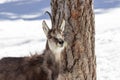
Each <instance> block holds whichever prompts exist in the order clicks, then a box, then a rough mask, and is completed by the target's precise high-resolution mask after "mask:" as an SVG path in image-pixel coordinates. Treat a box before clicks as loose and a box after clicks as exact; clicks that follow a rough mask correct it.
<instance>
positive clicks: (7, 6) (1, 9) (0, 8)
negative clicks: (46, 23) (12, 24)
mask: <svg viewBox="0 0 120 80" xmlns="http://www.w3.org/2000/svg"><path fill="white" fill-rule="evenodd" d="M45 11H50V0H29V1H28V0H17V1H12V2H6V3H3V4H0V20H17V19H23V20H37V19H43V18H44V19H45V18H49V16H48V15H44V12H45Z"/></svg>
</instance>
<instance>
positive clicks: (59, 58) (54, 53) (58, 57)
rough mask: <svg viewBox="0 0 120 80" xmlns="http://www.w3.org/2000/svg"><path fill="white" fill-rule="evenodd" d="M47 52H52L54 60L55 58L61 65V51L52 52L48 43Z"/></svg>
mask: <svg viewBox="0 0 120 80" xmlns="http://www.w3.org/2000/svg"><path fill="white" fill-rule="evenodd" d="M46 50H47V51H50V52H51V53H52V54H53V55H54V58H55V61H56V62H57V63H60V60H61V51H58V50H57V49H56V50H54V51H52V50H51V49H50V48H49V45H48V41H47V43H46Z"/></svg>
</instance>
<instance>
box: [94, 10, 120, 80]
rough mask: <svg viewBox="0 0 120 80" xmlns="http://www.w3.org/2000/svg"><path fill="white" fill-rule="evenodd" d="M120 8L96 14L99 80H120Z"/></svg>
mask: <svg viewBox="0 0 120 80" xmlns="http://www.w3.org/2000/svg"><path fill="white" fill-rule="evenodd" d="M119 15H120V8H115V9H110V10H108V11H106V13H103V14H96V16H95V17H96V18H95V21H96V49H95V50H96V55H97V73H98V75H97V77H98V80H120V16H119Z"/></svg>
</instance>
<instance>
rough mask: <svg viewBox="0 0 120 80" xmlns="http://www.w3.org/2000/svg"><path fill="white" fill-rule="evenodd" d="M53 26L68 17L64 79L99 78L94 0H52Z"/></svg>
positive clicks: (91, 79) (63, 67)
mask: <svg viewBox="0 0 120 80" xmlns="http://www.w3.org/2000/svg"><path fill="white" fill-rule="evenodd" d="M51 9H52V11H51V12H52V19H53V26H52V27H56V28H57V27H60V24H61V22H62V19H65V21H66V27H65V31H64V33H65V40H66V41H67V42H68V47H67V49H66V51H64V53H63V54H62V67H61V75H62V79H61V80H96V57H95V35H94V34H95V26H94V13H93V1H92V0H51Z"/></svg>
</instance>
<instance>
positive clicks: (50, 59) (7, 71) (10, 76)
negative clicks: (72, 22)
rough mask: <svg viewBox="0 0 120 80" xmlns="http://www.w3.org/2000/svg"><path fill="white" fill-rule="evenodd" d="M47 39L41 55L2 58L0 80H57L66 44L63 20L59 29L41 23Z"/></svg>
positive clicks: (0, 61)
mask: <svg viewBox="0 0 120 80" xmlns="http://www.w3.org/2000/svg"><path fill="white" fill-rule="evenodd" d="M42 27H43V31H44V33H45V35H46V37H47V42H46V49H45V50H44V51H43V53H42V54H41V55H40V54H36V55H32V56H27V57H4V58H2V59H1V60H0V80H57V77H58V74H59V66H60V59H61V58H60V55H61V53H62V51H63V50H64V49H65V47H66V45H67V42H66V41H65V40H64V35H63V31H64V27H65V20H63V21H62V24H61V26H60V28H59V29H55V28H52V29H49V27H48V26H47V24H46V22H45V21H43V22H42Z"/></svg>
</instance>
